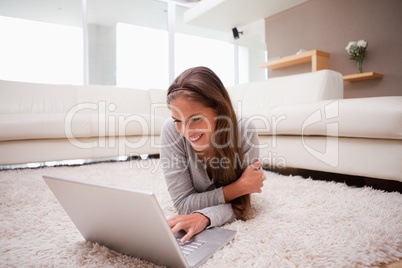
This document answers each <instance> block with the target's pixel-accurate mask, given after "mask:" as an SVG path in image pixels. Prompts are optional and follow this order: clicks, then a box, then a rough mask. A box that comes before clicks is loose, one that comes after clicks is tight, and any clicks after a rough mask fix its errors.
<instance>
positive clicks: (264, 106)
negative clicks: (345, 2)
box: [0, 70, 402, 181]
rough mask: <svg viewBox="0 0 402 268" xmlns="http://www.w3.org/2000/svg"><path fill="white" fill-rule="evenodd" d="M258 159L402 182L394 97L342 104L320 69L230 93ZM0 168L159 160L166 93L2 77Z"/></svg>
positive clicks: (333, 82)
mask: <svg viewBox="0 0 402 268" xmlns="http://www.w3.org/2000/svg"><path fill="white" fill-rule="evenodd" d="M228 91H229V94H230V96H231V99H232V102H233V105H234V107H235V109H236V112H237V113H238V115H239V116H244V117H248V118H250V120H252V122H253V123H254V125H255V126H256V130H257V132H258V135H259V139H260V144H259V146H260V152H261V158H262V159H263V160H264V163H266V164H268V165H270V166H273V167H279V168H282V167H283V168H285V167H293V168H301V169H309V170H317V171H325V172H332V173H341V174H348V175H357V176H365V177H370V178H379V179H387V180H395V181H402V165H401V163H402V97H400V96H392V97H375V98H361V99H343V78H342V75H341V74H340V73H338V72H335V71H331V70H321V71H318V72H311V73H305V74H298V75H291V76H285V77H278V78H270V79H267V80H264V81H258V82H252V83H247V84H241V85H236V86H233V87H229V88H228ZM0 96H1V98H0V129H1V131H0V166H2V167H10V166H11V167H12V166H18V165H20V164H25V163H44V162H49V161H61V160H71V159H90V160H99V159H109V158H116V157H122V156H123V157H127V156H138V155H142V154H148V155H155V154H159V140H160V133H161V127H162V124H163V123H164V121H165V120H166V119H167V118H168V117H170V111H169V110H168V108H167V107H166V104H165V101H166V90H161V89H149V90H139V89H132V88H119V87H113V86H94V85H80V86H78V85H50V84H38V83H25V82H13V81H0Z"/></svg>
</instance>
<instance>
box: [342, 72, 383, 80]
mask: <svg viewBox="0 0 402 268" xmlns="http://www.w3.org/2000/svg"><path fill="white" fill-rule="evenodd" d="M382 77H383V75H382V74H379V73H375V72H367V73H361V74H350V75H344V76H343V80H345V81H349V82H356V81H362V80H370V79H380V78H382Z"/></svg>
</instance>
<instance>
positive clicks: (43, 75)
mask: <svg viewBox="0 0 402 268" xmlns="http://www.w3.org/2000/svg"><path fill="white" fill-rule="evenodd" d="M0 32H1V34H2V37H1V39H2V40H1V42H0V59H1V61H0V79H2V80H12V81H23V82H36V83H58V84H60V83H65V84H82V80H83V67H82V66H83V61H82V59H83V52H82V29H81V28H78V27H72V26H65V25H58V24H51V23H44V22H37V21H31V20H23V19H17V18H10V17H4V16H0Z"/></svg>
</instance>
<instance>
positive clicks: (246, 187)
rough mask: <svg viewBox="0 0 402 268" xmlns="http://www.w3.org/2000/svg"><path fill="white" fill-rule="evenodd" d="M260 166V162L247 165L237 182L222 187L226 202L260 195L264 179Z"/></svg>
mask: <svg viewBox="0 0 402 268" xmlns="http://www.w3.org/2000/svg"><path fill="white" fill-rule="evenodd" d="M261 164H262V161H261V160H259V161H257V162H255V163H254V164H251V165H249V166H248V167H247V168H246V170H244V172H243V174H242V175H241V177H240V178H239V179H238V180H237V181H235V182H233V183H232V184H229V185H227V186H224V187H223V195H224V196H225V201H226V202H230V201H232V200H233V199H236V198H238V197H240V196H243V195H246V194H253V193H261V188H262V186H264V184H263V182H264V179H265V178H264V173H263V170H262V168H261Z"/></svg>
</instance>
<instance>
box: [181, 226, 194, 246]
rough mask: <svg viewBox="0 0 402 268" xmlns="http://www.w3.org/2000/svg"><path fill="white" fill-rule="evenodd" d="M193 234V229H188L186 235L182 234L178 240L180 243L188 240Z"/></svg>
mask: <svg viewBox="0 0 402 268" xmlns="http://www.w3.org/2000/svg"><path fill="white" fill-rule="evenodd" d="M193 235H194V230H193V229H190V230H188V232H187V233H186V235H185V236H183V237H182V238H181V239H180V242H181V243H184V242H186V241H187V240H189V239H190V238H191V237H193Z"/></svg>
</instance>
